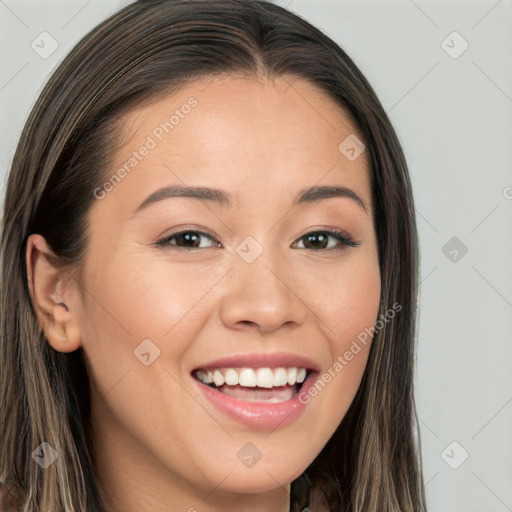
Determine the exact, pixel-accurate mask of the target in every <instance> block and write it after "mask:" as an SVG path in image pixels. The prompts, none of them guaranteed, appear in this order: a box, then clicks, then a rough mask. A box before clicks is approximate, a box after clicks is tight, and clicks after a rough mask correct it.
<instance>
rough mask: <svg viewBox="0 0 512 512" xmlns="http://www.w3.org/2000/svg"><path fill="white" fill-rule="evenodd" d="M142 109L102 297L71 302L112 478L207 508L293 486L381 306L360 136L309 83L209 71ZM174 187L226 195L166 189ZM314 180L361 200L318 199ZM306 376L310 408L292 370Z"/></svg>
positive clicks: (343, 399) (109, 206) (98, 243)
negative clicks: (172, 491) (236, 496)
mask: <svg viewBox="0 0 512 512" xmlns="http://www.w3.org/2000/svg"><path fill="white" fill-rule="evenodd" d="M123 121H124V123H125V128H126V137H125V138H124V142H123V145H122V146H121V147H119V148H117V149H116V152H115V165H114V166H113V167H112V168H111V169H110V173H109V176H108V177H107V179H106V180H105V182H107V180H108V179H109V178H112V176H113V175H114V174H116V173H117V178H115V177H114V178H113V179H111V180H110V182H109V184H107V185H106V186H104V187H103V188H102V190H101V191H99V190H96V191H95V196H96V197H97V199H96V200H95V202H94V205H93V207H92V209H91V210H90V216H89V229H90V233H91V240H90V245H89V246H88V248H87V255H86V259H85V263H84V265H85V266H84V268H83V283H82V284H83V287H84V289H83V290H82V288H80V290H81V292H80V293H77V294H76V295H75V296H74V302H73V303H72V304H71V307H70V310H71V312H73V311H74V314H75V317H76V321H77V324H78V325H79V329H80V337H81V344H82V346H83V349H84V351H85V354H86V356H87V359H88V361H89V366H90V377H91V381H92V385H93V397H92V413H91V414H92V425H93V431H94V438H95V441H96V444H97V453H98V465H99V471H100V474H101V475H103V480H104V482H111V488H112V489H114V488H115V485H116V484H115V482H117V481H118V480H119V479H121V478H125V479H128V478H130V479H131V481H132V482H134V483H133V485H135V486H136V487H138V488H143V487H144V488H146V489H148V493H149V488H151V489H152V490H151V493H153V492H154V493H155V495H156V493H157V491H156V490H155V489H156V488H159V489H160V490H163V489H169V488H170V487H169V486H171V487H172V486H173V485H174V486H177V487H179V489H180V490H181V491H180V492H182V493H187V495H188V496H189V497H190V496H193V495H195V496H197V497H199V498H201V499H205V500H206V502H209V501H212V502H213V501H215V500H216V499H219V500H220V499H221V497H222V496H224V497H226V496H228V495H230V494H231V493H244V494H247V493H267V492H274V493H276V492H278V493H281V495H284V494H286V493H285V489H286V487H287V484H288V483H289V482H291V481H292V480H293V479H295V478H296V477H298V476H299V475H300V474H301V473H302V472H303V471H304V470H305V469H306V468H307V466H308V465H309V464H310V463H311V462H312V461H313V459H314V458H315V456H316V455H317V454H318V453H319V452H320V450H321V449H322V447H323V446H324V445H325V444H326V442H327V441H328V439H329V438H330V437H331V435H332V434H333V433H334V431H335V429H336V427H337V426H338V425H339V423H340V421H341V420H342V418H343V416H344V415H345V413H346V411H347V409H348V407H349V405H350V403H351V402H352V400H353V398H354V396H355V393H356V391H357V388H358V386H359V383H360V380H361V377H362V374H363V371H364V368H365V364H366V361H367V356H368V351H369V346H370V343H368V344H367V345H363V344H361V343H360V342H358V345H359V346H360V347H361V349H360V350H359V351H358V352H357V353H356V351H355V350H352V351H351V346H352V347H353V346H354V345H353V342H354V340H357V337H358V335H359V334H360V333H361V332H363V331H364V330H365V328H369V327H372V326H373V325H374V324H375V321H376V319H377V315H378V306H379V298H380V274H379V265H378V254H377V245H376V238H375V233H374V228H373V219H372V216H371V192H370V181H369V169H368V167H367V162H366V159H365V157H366V155H365V153H364V152H363V153H362V154H361V155H360V156H359V157H357V155H358V153H359V152H360V150H361V148H360V147H358V146H357V145H354V140H355V139H354V138H353V137H354V135H355V129H354V127H353V125H352V124H351V123H350V122H349V121H348V119H347V118H346V116H344V115H343V112H342V111H341V109H340V108H339V107H338V106H337V105H336V104H335V103H334V102H333V101H332V100H331V99H330V98H328V97H327V96H326V95H324V94H323V93H322V92H320V91H319V90H317V89H315V88H314V87H313V86H312V85H310V84H308V83H307V82H304V81H301V80H299V79H297V78H293V77H288V78H286V79H285V78H284V77H281V78H277V79H276V80H275V81H274V82H272V81H262V80H258V79H256V78H234V77H222V78H221V77H217V78H216V79H214V80H213V79H211V78H209V79H203V80H201V81H196V82H193V83H190V84H188V85H187V86H186V87H185V88H183V89H182V90H181V91H180V92H178V93H173V94H172V95H170V96H168V97H166V98H165V99H162V100H159V101H158V102H156V103H154V104H152V105H150V106H145V107H140V108H138V109H137V110H133V111H131V112H130V113H129V114H127V115H125V116H124V118H123ZM166 123H167V124H166ZM347 137H350V138H349V139H347ZM345 139H347V140H345ZM356 142H357V141H356ZM340 144H341V149H340ZM144 148H146V149H144ZM123 166H124V172H123V171H120V169H123ZM165 187H183V188H185V187H201V188H205V189H206V188H209V189H216V190H218V191H220V192H215V193H213V192H209V193H208V194H206V192H204V195H203V196H202V197H201V198H197V197H183V196H181V195H178V194H177V192H176V190H175V191H174V192H172V191H168V193H166V192H161V193H159V194H157V195H156V196H153V194H155V192H156V191H158V190H159V189H165ZM313 187H343V188H345V189H349V190H350V191H351V193H347V194H339V195H332V194H331V195H330V196H329V194H327V195H326V194H325V191H326V189H323V192H322V190H320V191H319V192H317V193H315V192H314V191H313V192H309V193H306V195H305V197H304V198H303V200H302V201H300V200H299V198H300V197H301V194H304V192H305V191H307V190H308V189H311V188H313ZM350 194H354V196H353V197H350ZM328 196H329V197H328ZM356 196H357V197H358V198H359V199H360V202H358V200H356V199H355V197H356ZM150 197H153V199H151V200H148V198H150ZM336 231H342V232H344V233H345V234H346V236H347V237H349V238H350V239H351V240H352V241H354V242H358V243H359V245H357V246H351V245H347V244H345V243H343V242H342V241H341V240H339V239H338V238H336ZM183 232H185V233H183ZM327 232H334V233H333V234H331V233H327ZM176 233H181V234H178V235H176ZM160 240H161V241H162V242H161V243H160V242H159V241H160ZM77 290H79V287H78V286H77ZM68 306H69V305H68ZM370 340H371V338H368V341H370ZM347 351H348V352H351V354H352V357H350V356H345V354H347ZM336 361H338V362H339V363H340V364H338V365H336V364H335V363H336ZM341 361H343V363H341ZM340 366H341V369H340ZM301 368H304V369H305V370H307V376H306V377H307V378H306V381H305V383H304V384H303V386H304V387H303V388H302V392H301V395H300V396H301V399H300V400H299V395H297V384H294V385H290V384H288V380H289V381H290V382H292V383H293V382H294V375H295V378H296V377H297V376H298V377H299V380H300V379H301V378H302V377H303V374H304V370H301ZM258 369H262V370H260V371H258ZM198 371H199V373H198ZM329 372H330V373H329ZM323 374H325V375H330V377H331V378H330V379H328V378H326V379H325V381H327V380H329V382H328V383H325V381H324V383H323V384H324V385H323V386H318V387H317V389H316V393H315V390H314V389H311V386H313V385H314V384H315V382H316V380H317V379H321V377H322V375H323ZM210 375H211V379H213V380H214V383H213V384H210V385H208V384H206V383H202V382H200V379H202V380H203V381H208V380H209V378H210ZM223 380H224V381H226V380H227V381H228V384H224V385H221V383H222V381H223ZM236 382H239V384H236ZM215 383H216V384H218V386H217V387H213V386H215ZM285 383H286V384H285ZM241 384H242V385H241ZM254 384H257V387H254ZM284 384H285V385H284ZM307 389H309V391H310V392H309V393H308V392H306V390H307ZM121 475H123V476H121ZM170 482H172V483H170ZM149 486H151V487H149ZM159 486H160V487H159ZM212 489H215V493H214V494H211V495H210V493H211V492H212ZM112 492H113V493H114V494H115V491H114V490H113V491H112ZM147 499H148V500H149V499H150V498H149V497H147ZM197 503H198V502H196V504H197ZM187 504H188V506H190V507H192V506H193V505H194V503H193V502H190V501H189V502H184V505H187ZM198 510H201V509H200V508H198Z"/></svg>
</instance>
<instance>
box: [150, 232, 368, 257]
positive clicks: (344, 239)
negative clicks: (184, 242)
mask: <svg viewBox="0 0 512 512" xmlns="http://www.w3.org/2000/svg"><path fill="white" fill-rule="evenodd" d="M185 233H194V234H198V235H204V236H206V238H209V239H210V240H211V241H212V242H213V241H215V236H214V235H213V234H212V233H210V232H208V231H199V230H195V229H184V230H182V231H177V232H176V233H171V234H170V235H167V236H165V237H163V238H160V239H159V240H157V241H156V242H155V245H157V246H159V247H172V249H173V250H176V251H184V252H192V251H197V250H202V249H210V248H211V247H200V248H192V249H187V248H183V247H178V246H177V245H176V244H171V243H170V241H171V240H172V239H173V238H175V237H177V236H179V235H183V234H185ZM312 234H316V235H318V234H324V235H328V236H332V237H333V238H336V239H337V240H338V241H340V242H341V245H345V246H348V247H358V246H360V245H361V242H355V241H354V240H352V239H351V238H350V237H349V236H348V235H347V234H346V233H345V232H344V231H341V230H337V229H333V230H326V229H325V230H324V229H320V230H316V231H310V232H309V233H306V234H305V235H303V236H301V237H300V238H299V240H302V239H303V238H306V237H307V236H308V235H312ZM304 250H307V249H306V248H305V249H304ZM310 250H311V251H332V250H342V247H331V248H328V249H310Z"/></svg>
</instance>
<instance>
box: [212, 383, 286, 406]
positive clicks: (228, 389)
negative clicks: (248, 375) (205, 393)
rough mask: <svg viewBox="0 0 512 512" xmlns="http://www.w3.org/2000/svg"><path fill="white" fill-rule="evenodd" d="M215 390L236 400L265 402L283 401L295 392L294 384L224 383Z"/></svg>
mask: <svg viewBox="0 0 512 512" xmlns="http://www.w3.org/2000/svg"><path fill="white" fill-rule="evenodd" d="M216 389H217V391H220V392H221V393H224V394H225V395H227V396H230V397H232V398H237V399H238V400H245V401H246V402H266V403H278V402H285V401H286V400H290V399H291V398H293V397H294V395H295V393H296V387H295V386H289V385H288V384H287V385H286V386H279V387H274V388H270V389H267V388H258V387H256V388H246V387H243V386H238V385H237V386H228V385H227V384H224V385H223V386H220V387H219V388H216Z"/></svg>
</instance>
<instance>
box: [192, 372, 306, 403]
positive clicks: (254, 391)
mask: <svg viewBox="0 0 512 512" xmlns="http://www.w3.org/2000/svg"><path fill="white" fill-rule="evenodd" d="M310 373H311V371H310V370H308V369H306V368H300V367H288V368H285V367H279V368H269V367H261V368H248V367H233V368H215V369H198V370H195V371H193V372H192V376H193V377H194V378H195V379H196V380H198V381H199V382H201V383H203V384H205V385H206V386H209V387H211V388H213V389H215V390H216V391H219V392H220V393H222V394H224V395H226V396H229V397H232V398H236V399H238V400H243V401H246V402H264V403H281V402H286V401H287V400H291V399H292V398H293V397H294V396H295V395H296V394H297V393H299V391H300V389H301V387H302V385H303V384H304V382H305V380H306V379H307V378H308V377H309V375H310Z"/></svg>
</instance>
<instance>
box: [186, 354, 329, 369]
mask: <svg viewBox="0 0 512 512" xmlns="http://www.w3.org/2000/svg"><path fill="white" fill-rule="evenodd" d="M294 366H296V367H298V368H306V370H310V371H313V372H317V373H319V372H320V369H319V366H318V365H317V364H316V363H315V362H314V361H312V360H311V359H309V358H308V357H305V356H301V355H298V354H290V353H285V352H273V353H268V352H267V353H265V352H258V353H252V354H247V353H246V354H231V355H229V356H225V357H221V358H219V359H215V360H213V361H209V362H207V363H204V364H202V365H200V366H197V367H195V368H194V370H193V371H195V370H199V369H202V370H213V369H216V368H238V367H240V368H241V367H245V368H280V367H284V368H290V367H294Z"/></svg>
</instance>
